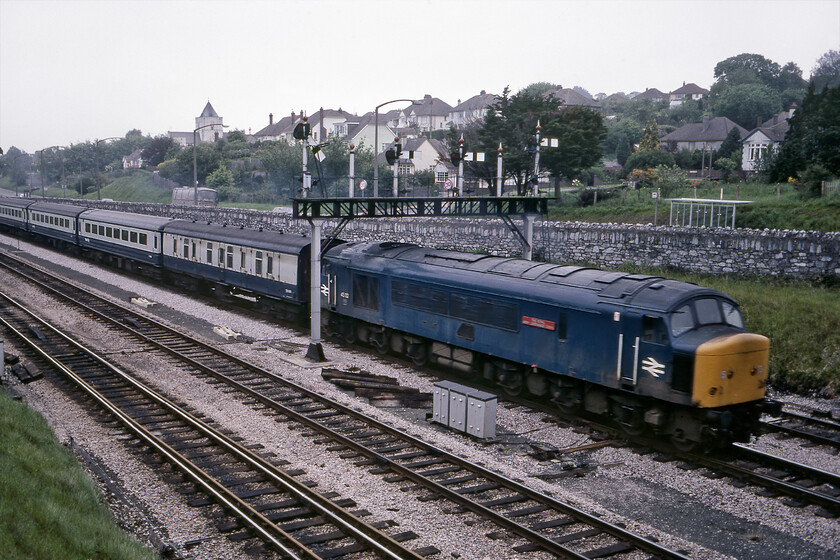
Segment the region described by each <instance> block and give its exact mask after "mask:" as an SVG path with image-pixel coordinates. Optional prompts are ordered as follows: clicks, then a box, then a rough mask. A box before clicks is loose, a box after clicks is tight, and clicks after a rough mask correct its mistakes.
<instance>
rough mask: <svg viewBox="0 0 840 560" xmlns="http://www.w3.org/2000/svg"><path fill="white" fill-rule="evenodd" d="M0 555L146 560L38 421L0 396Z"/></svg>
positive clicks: (150, 555)
mask: <svg viewBox="0 0 840 560" xmlns="http://www.w3.org/2000/svg"><path fill="white" fill-rule="evenodd" d="M0 556H2V557H3V558H4V559H6V560H55V559H57V558H61V559H62V560H92V559H93V560H105V559H107V560H152V559H155V558H158V556H157V555H156V554H155V552H154V551H153V550H152V549H149V548H144V547H143V546H141V545H140V544H139V543H137V542H135V541H133V540H132V539H131V537H129V536H128V535H127V534H126V533H124V532H123V531H122V530H121V529H120V528H119V527H117V525H116V524H115V523H114V520H113V518H112V517H111V514H110V512H109V511H108V508H107V507H106V506H105V505H104V504H103V503H102V502H100V500H99V494H98V490H97V488H96V486H95V485H94V484H93V482H91V480H90V479H89V478H88V477H87V476H86V475H85V473H84V472H83V471H82V470H81V468H80V467H79V464H78V463H77V461H76V459H75V458H74V457H73V455H72V454H71V453H70V452H69V451H68V450H67V449H65V448H64V447H62V446H61V445H60V444H59V443H58V441H57V440H56V438H55V436H54V435H53V434H52V432H51V431H50V429H49V426H48V425H47V423H46V421H45V420H44V418H43V417H42V416H40V415H39V414H37V413H36V412H34V411H32V410H31V409H29V408H27V407H26V406H25V405H23V404H21V403H19V402H15V401H14V400H12V399H11V398H10V397H9V396H8V395H7V394H6V393H5V392H3V391H0Z"/></svg>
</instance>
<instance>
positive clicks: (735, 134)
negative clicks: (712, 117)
mask: <svg viewBox="0 0 840 560" xmlns="http://www.w3.org/2000/svg"><path fill="white" fill-rule="evenodd" d="M740 148H741V131H740V130H738V129H737V128H735V127H734V126H733V127H732V129H731V130H730V131H729V132H728V133H727V134H726V138H724V140H723V142H721V144H720V148H718V150H717V157H719V158H722V157H725V158H728V157H732V154H733V153H734V152H735V151H737V150H739V149H740Z"/></svg>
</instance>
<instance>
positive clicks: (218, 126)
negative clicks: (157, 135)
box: [167, 101, 226, 147]
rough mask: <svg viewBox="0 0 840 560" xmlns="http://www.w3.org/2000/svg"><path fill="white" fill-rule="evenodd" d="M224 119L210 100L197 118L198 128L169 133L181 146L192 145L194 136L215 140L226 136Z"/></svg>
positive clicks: (206, 140)
mask: <svg viewBox="0 0 840 560" xmlns="http://www.w3.org/2000/svg"><path fill="white" fill-rule="evenodd" d="M223 120H224V119H222V117H220V116H219V115H218V114H217V113H216V110H215V109H213V106H212V105H211V104H210V102H209V101H208V102H207V105H205V106H204V110H203V111H201V114H200V115H199V116H197V117H196V118H195V128H196V130H193V131H185V132H173V131H168V132H167V135H168V136H169V137H170V138H172V139H173V140H174V141H175V143H177V144H178V145H180V146H181V147H185V146H192V145H193V138H196V139H197V140H198V141H199V142H215V141H216V140H218V139H219V138H224V137H225V136H226V133H225V131H224V124H223ZM199 129H200V130H199Z"/></svg>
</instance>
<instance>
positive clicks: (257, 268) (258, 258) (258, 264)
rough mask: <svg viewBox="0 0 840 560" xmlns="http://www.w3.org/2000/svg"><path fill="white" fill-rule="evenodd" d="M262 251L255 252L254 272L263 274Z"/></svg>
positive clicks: (258, 274) (259, 274)
mask: <svg viewBox="0 0 840 560" xmlns="http://www.w3.org/2000/svg"><path fill="white" fill-rule="evenodd" d="M262 257H263V254H262V251H257V252H256V253H255V254H254V274H256V275H257V276H262Z"/></svg>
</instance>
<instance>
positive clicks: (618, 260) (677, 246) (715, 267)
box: [67, 200, 840, 278]
mask: <svg viewBox="0 0 840 560" xmlns="http://www.w3.org/2000/svg"><path fill="white" fill-rule="evenodd" d="M67 202H70V203H74V204H79V201H78V200H73V201H67ZM90 205H95V206H98V207H101V208H109V209H113V210H122V211H127V212H138V213H148V214H155V215H158V216H171V217H174V218H180V219H195V220H200V221H210V222H216V223H227V224H229V225H234V226H239V225H241V226H245V227H263V228H265V229H271V230H283V231H287V232H300V233H308V232H309V224H308V223H307V222H306V221H303V220H292V218H291V215H290V214H287V213H282V212H264V211H259V210H240V209H235V208H216V207H212V208H211V207H201V208H195V207H189V206H171V205H168V204H146V203H125V202H96V201H93V202H90ZM514 221H515V222H516V223H517V224H518V225H520V226H521V221H517V220H514ZM335 224H337V220H333V221H331V222H330V223H329V224H328V225H327V226H326V227H325V234H329V233H330V231H331V229H332V227H334V225H335ZM340 237H341V238H342V239H346V240H348V241H373V240H387V241H402V242H407V243H418V244H420V245H425V246H431V247H440V248H446V249H457V250H460V251H468V252H484V253H490V254H494V255H505V256H512V255H519V254H521V246H520V245H519V242H518V240H517V237H516V236H515V235H514V234H513V233H512V232H511V231H510V230H509V229H508V228H507V226H505V224H504V223H503V222H502V221H501V220H498V219H493V218H483V219H464V218H445V219H443V218H403V219H388V218H385V219H375V220H374V219H360V220H354V221H351V222H350V223H348V224H347V227H346V228H345V229H344V230H343V231H342V232H341V234H340ZM534 254H535V255H536V256H538V257H539V258H540V259H541V260H550V261H555V262H573V263H588V264H590V265H592V266H595V267H599V268H613V267H615V266H618V265H621V264H624V263H632V264H636V265H640V266H655V267H668V268H677V269H682V270H689V271H694V272H704V273H712V274H736V275H754V274H761V275H771V276H786V277H795V278H819V277H835V278H840V232H833V233H822V232H813V231H796V230H793V231H788V230H784V231H779V230H763V231H761V230H752V229H734V230H733V229H723V228H688V227H669V226H659V227H653V226H650V225H642V224H595V223H583V222H541V221H537V222H536V223H535V224H534Z"/></svg>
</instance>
